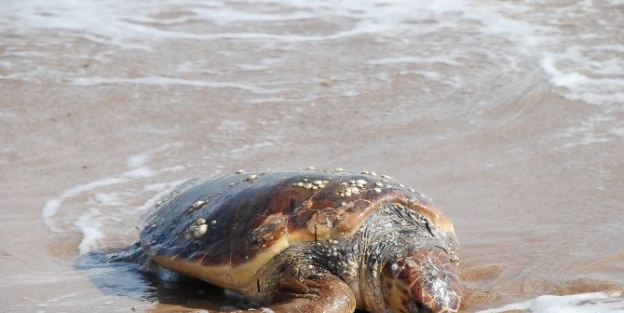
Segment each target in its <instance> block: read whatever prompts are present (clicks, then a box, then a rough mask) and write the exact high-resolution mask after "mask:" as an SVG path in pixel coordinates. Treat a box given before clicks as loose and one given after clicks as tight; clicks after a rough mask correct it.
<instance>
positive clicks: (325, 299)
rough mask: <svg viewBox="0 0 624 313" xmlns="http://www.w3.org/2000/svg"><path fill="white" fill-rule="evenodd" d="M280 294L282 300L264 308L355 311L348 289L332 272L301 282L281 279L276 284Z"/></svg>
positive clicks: (315, 312)
mask: <svg viewBox="0 0 624 313" xmlns="http://www.w3.org/2000/svg"><path fill="white" fill-rule="evenodd" d="M280 295H281V296H282V297H283V298H285V299H284V300H282V301H278V302H274V303H272V304H270V305H268V306H266V308H268V309H270V310H272V311H273V312H275V313H288V312H302V313H303V312H306V313H307V312H311V313H324V312H325V313H344V312H353V311H355V306H356V301H355V296H354V295H353V291H351V288H349V286H348V285H347V284H346V283H345V282H344V281H343V280H341V279H340V278H338V277H336V276H334V275H332V274H325V275H324V276H322V277H320V278H314V279H304V280H303V281H298V280H291V281H285V282H283V283H282V284H280Z"/></svg>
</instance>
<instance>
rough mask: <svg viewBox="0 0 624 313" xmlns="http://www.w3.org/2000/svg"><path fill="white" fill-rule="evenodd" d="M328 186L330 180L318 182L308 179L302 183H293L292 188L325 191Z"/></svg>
mask: <svg viewBox="0 0 624 313" xmlns="http://www.w3.org/2000/svg"><path fill="white" fill-rule="evenodd" d="M328 184H329V180H320V179H317V180H313V181H310V180H309V179H308V178H304V179H303V180H302V181H299V182H296V183H293V184H292V186H293V187H300V188H303V189H311V190H318V189H323V188H325V187H327V185H328Z"/></svg>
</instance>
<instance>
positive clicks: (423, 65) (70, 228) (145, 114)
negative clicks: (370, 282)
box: [0, 0, 624, 313]
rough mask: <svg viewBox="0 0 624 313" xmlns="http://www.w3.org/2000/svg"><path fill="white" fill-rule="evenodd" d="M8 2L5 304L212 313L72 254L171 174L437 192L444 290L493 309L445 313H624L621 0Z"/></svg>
mask: <svg viewBox="0 0 624 313" xmlns="http://www.w3.org/2000/svg"><path fill="white" fill-rule="evenodd" d="M8 8H9V10H8V11H5V12H3V13H0V56H1V57H0V142H2V143H3V144H2V147H1V148H0V175H1V177H2V180H1V181H0V309H1V311H6V312H46V313H54V312H132V311H138V312H197V311H198V310H202V309H210V308H215V307H219V306H221V305H223V304H222V303H221V302H219V301H220V300H219V299H221V298H222V291H220V290H218V289H214V288H210V287H208V286H205V285H199V286H191V287H184V286H171V285H170V284H166V283H163V282H158V281H156V280H153V279H151V278H149V276H146V275H144V274H142V273H141V271H140V270H139V269H137V268H136V267H133V266H130V265H127V266H125V265H119V266H105V265H98V264H96V263H97V262H94V261H93V260H91V259H89V258H88V257H85V256H86V255H88V253H89V252H91V251H95V250H101V249H115V248H121V247H124V246H125V245H128V244H131V243H133V242H134V241H136V239H137V236H138V230H137V229H136V226H137V225H139V222H140V218H141V216H142V215H143V214H144V213H145V211H146V210H148V209H149V207H150V206H151V205H152V204H153V203H154V202H155V201H157V200H158V198H159V197H161V196H162V195H164V194H165V193H166V192H167V191H168V190H170V189H171V188H173V187H174V186H175V185H176V184H178V183H180V182H182V181H184V180H186V179H188V178H192V177H197V176H200V177H210V176H215V175H221V174H225V173H232V172H234V171H236V170H238V169H245V170H247V171H254V170H260V171H263V170H267V169H274V170H276V169H297V168H302V167H306V166H310V165H312V166H315V167H317V168H336V167H341V168H344V169H347V170H353V171H357V172H359V171H362V170H374V171H376V172H378V173H384V174H388V175H391V176H393V177H395V178H396V179H397V180H399V181H401V182H404V183H405V184H407V185H409V186H412V187H415V188H417V189H419V190H421V191H423V192H424V193H425V194H426V195H427V196H429V197H431V198H433V199H434V201H435V203H436V204H437V205H438V206H439V207H442V208H443V209H444V211H445V212H447V213H448V215H449V216H450V217H451V218H452V220H453V221H454V224H455V229H456V231H457V235H458V237H459V240H460V243H461V250H462V254H461V265H460V273H461V277H462V279H463V280H464V281H465V282H466V284H467V285H469V286H470V287H471V288H474V289H475V290H479V291H482V292H484V293H487V294H488V295H489V296H488V297H483V298H479V297H474V298H471V299H469V301H468V302H467V303H466V305H465V307H464V309H463V311H462V312H478V311H480V310H485V309H495V308H497V307H500V306H502V305H505V304H509V303H518V302H523V301H528V300H531V299H535V298H536V297H539V296H544V295H556V296H569V295H579V294H586V293H595V292H596V293H597V294H594V295H595V296H594V298H591V297H590V299H593V300H589V301H590V302H593V303H594V304H593V305H595V309H596V310H597V311H599V312H622V307H624V301H623V300H622V299H621V298H620V297H621V293H622V292H624V245H623V244H622V236H623V235H624V228H623V226H622V225H623V224H622V221H623V220H624V210H622V203H623V202H624V201H623V200H624V195H622V192H621V191H622V190H624V162H622V155H624V110H623V107H622V103H623V102H624V96H623V95H624V83H623V82H622V81H623V76H622V74H621V73H622V72H621V71H620V70H621V69H623V68H624V58H623V57H622V51H624V50H623V49H624V39H623V38H622V36H621V35H620V33H619V30H618V29H619V26H618V25H622V22H624V18H623V17H622V16H623V15H622V14H621V13H622V10H623V8H624V4H622V3H621V1H620V2H619V3H618V2H617V1H611V2H604V3H603V2H600V3H593V4H584V5H578V6H568V5H566V4H564V3H558V2H555V1H551V2H547V1H546V2H530V3H528V4H514V3H505V4H502V3H501V4H496V3H487V4H479V3H472V2H463V4H458V3H456V2H454V1H448V2H446V1H443V2H440V3H439V6H434V5H425V4H414V3H408V2H401V1H399V2H389V3H386V2H383V1H378V2H370V3H369V2H367V3H366V4H356V3H351V2H344V3H343V2H340V3H335V2H318V3H317V2H313V3H297V4H287V3H285V2H284V3H282V2H279V1H278V2H263V1H262V2H257V3H246V2H232V3H228V2H221V1H214V2H209V3H201V2H195V1H188V2H181V3H178V2H174V1H164V0H163V1H159V3H158V4H151V3H147V2H143V1H130V2H124V3H123V4H122V3H121V2H117V1H112V0H111V1H101V2H99V3H91V2H86V3H82V4H78V3H74V2H72V1H60V2H58V3H56V4H48V3H47V2H42V1H26V2H10V4H9V6H8ZM544 8H548V9H549V10H550V11H548V12H545V13H544V12H541V10H542V9H544ZM618 12H619V13H618ZM571 16H575V17H576V18H572V17H571ZM548 21H550V22H548ZM605 295H606V296H605ZM603 296H604V297H603ZM557 299H559V300H552V301H553V303H559V305H560V306H564V305H565V306H570V307H571V308H572V307H576V306H578V305H580V304H579V303H580V301H582V300H578V301H577V302H579V303H576V302H574V301H576V300H574V299H575V298H566V297H562V298H557ZM566 299H567V300H570V299H571V300H570V301H566ZM557 301H560V302H557ZM519 307H520V306H519ZM523 310H524V311H522V312H530V308H524V309H523ZM503 311H505V310H502V311H496V312H503ZM506 311H509V310H506ZM493 312H494V311H493ZM544 312H555V311H548V310H547V311H544Z"/></svg>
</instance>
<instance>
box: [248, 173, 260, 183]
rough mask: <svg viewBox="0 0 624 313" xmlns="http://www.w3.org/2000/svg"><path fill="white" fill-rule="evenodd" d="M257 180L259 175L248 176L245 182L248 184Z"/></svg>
mask: <svg viewBox="0 0 624 313" xmlns="http://www.w3.org/2000/svg"><path fill="white" fill-rule="evenodd" d="M256 179H258V175H254V174H252V175H249V176H247V178H245V181H247V182H253V181H255V180H256Z"/></svg>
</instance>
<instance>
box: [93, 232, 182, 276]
mask: <svg viewBox="0 0 624 313" xmlns="http://www.w3.org/2000/svg"><path fill="white" fill-rule="evenodd" d="M102 261H103V262H105V263H117V262H125V263H134V264H138V265H140V266H142V267H143V268H144V269H145V270H146V271H148V272H149V273H152V274H154V275H156V276H158V278H160V279H161V280H163V281H172V282H175V281H182V280H185V279H190V278H189V277H186V276H183V275H181V274H180V273H176V272H173V271H171V270H169V269H167V268H164V267H162V266H161V265H159V264H158V263H156V262H154V260H152V258H150V256H149V255H147V253H145V251H144V250H143V249H142V248H141V243H140V242H137V243H135V244H132V245H130V246H127V247H125V248H124V249H123V250H120V251H115V252H111V253H106V254H104V255H103V256H102Z"/></svg>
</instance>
